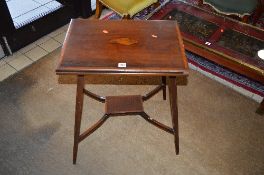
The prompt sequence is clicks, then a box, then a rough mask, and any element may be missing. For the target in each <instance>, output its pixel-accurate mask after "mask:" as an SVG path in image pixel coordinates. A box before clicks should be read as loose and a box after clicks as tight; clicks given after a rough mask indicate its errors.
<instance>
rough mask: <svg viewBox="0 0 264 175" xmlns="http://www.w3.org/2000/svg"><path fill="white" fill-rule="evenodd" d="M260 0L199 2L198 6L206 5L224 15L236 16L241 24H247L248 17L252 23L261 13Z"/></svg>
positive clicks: (209, 0) (206, 0)
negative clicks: (251, 18)
mask: <svg viewBox="0 0 264 175" xmlns="http://www.w3.org/2000/svg"><path fill="white" fill-rule="evenodd" d="M261 2H262V1H261V0H221V1H220V0H199V3H198V4H199V5H202V4H208V5H210V6H212V7H213V8H214V9H215V10H216V11H217V12H219V13H221V14H224V15H235V16H238V17H239V18H240V19H241V20H242V21H243V22H248V18H249V16H250V15H252V16H253V23H255V22H256V20H257V18H258V17H259V15H260V13H261V10H262V8H261V6H262V5H261Z"/></svg>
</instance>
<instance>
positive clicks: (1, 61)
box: [0, 58, 6, 67]
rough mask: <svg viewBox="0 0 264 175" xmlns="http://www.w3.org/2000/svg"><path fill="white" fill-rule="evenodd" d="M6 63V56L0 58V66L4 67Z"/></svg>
mask: <svg viewBox="0 0 264 175" xmlns="http://www.w3.org/2000/svg"><path fill="white" fill-rule="evenodd" d="M5 64H6V62H5V60H4V58H1V59H0V67H2V66H3V65H5Z"/></svg>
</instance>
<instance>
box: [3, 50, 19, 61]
mask: <svg viewBox="0 0 264 175" xmlns="http://www.w3.org/2000/svg"><path fill="white" fill-rule="evenodd" d="M20 55H22V53H21V52H15V53H13V55H10V56H8V57H6V58H5V61H6V62H8V63H9V62H10V61H13V60H15V59H17V58H18V57H19V56H20Z"/></svg>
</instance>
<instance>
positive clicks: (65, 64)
mask: <svg viewBox="0 0 264 175" xmlns="http://www.w3.org/2000/svg"><path fill="white" fill-rule="evenodd" d="M56 73H57V74H76V75H86V74H125V75H157V76H161V75H162V76H178V75H179V76H180V75H184V76H187V75H188V64H187V59H186V56H185V52H184V46H183V42H182V38H181V35H180V31H179V28H178V25H177V22H175V21H166V20H162V21H146V20H144V21H139V20H115V21H111V20H108V21H105V20H84V19H73V20H72V21H71V23H70V26H69V29H68V32H67V35H66V38H65V41H64V44H63V47H62V52H61V58H60V61H59V64H58V67H57V69H56Z"/></svg>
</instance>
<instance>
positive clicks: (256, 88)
mask: <svg viewBox="0 0 264 175" xmlns="http://www.w3.org/2000/svg"><path fill="white" fill-rule="evenodd" d="M177 1H178V0H172V1H170V0H160V2H161V4H162V5H161V8H160V9H151V11H150V10H149V9H148V10H143V11H142V12H140V13H139V14H137V15H135V16H134V19H135V20H143V19H149V18H150V17H151V16H152V15H153V14H155V15H154V16H159V15H157V13H162V10H164V9H166V7H167V6H170V5H171V4H172V3H175V2H177ZM186 1H188V3H192V4H194V5H195V4H197V0H186ZM203 8H206V9H208V10H213V9H211V8H210V7H208V6H206V5H205V6H204V7H203ZM262 16H264V15H262ZM104 19H107V20H108V19H111V20H112V19H120V17H119V16H118V15H117V14H116V13H110V14H109V15H107V16H106V17H104ZM151 19H152V20H153V17H152V18H151ZM154 19H155V18H154ZM159 19H161V18H157V20H159ZM260 20H263V19H260ZM257 24H260V23H257ZM209 27H212V28H213V27H214V26H209ZM262 27H263V28H264V26H262ZM202 37H206V34H205V36H202ZM186 55H187V58H188V61H189V63H191V64H193V65H194V66H196V67H198V68H200V69H202V70H204V71H206V72H209V73H211V74H213V75H215V76H217V77H219V78H222V79H224V80H226V81H228V82H230V83H232V84H235V85H236V86H239V87H242V88H244V89H246V90H248V91H250V92H252V93H255V94H258V95H260V96H262V97H264V85H263V84H261V83H259V82H256V81H254V80H252V79H250V78H248V77H245V76H243V75H240V74H238V73H235V72H233V71H231V70H229V69H226V68H225V67H223V66H221V65H218V64H215V63H214V62H212V61H209V60H207V59H205V58H203V57H201V56H199V55H196V54H194V53H191V52H189V51H186Z"/></svg>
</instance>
